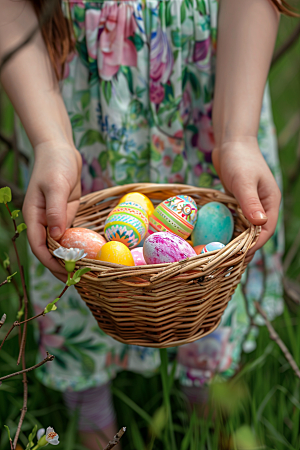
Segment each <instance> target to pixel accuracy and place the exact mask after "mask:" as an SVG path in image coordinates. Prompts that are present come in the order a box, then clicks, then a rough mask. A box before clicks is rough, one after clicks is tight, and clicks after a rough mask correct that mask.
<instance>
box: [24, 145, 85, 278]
mask: <svg viewBox="0 0 300 450" xmlns="http://www.w3.org/2000/svg"><path fill="white" fill-rule="evenodd" d="M81 167H82V162H81V156H80V153H79V152H78V151H77V150H76V149H75V148H73V147H71V146H69V145H67V144H65V143H64V144H58V143H55V142H46V143H42V144H39V145H37V147H36V148H35V164H34V168H33V172H32V176H31V179H30V182H29V186H28V189H27V193H26V196H25V200H24V205H23V215H24V220H25V222H26V225H27V236H28V240H29V244H30V246H31V249H32V252H33V253H34V255H35V256H36V257H37V258H38V259H39V260H40V261H41V263H42V264H44V265H45V266H46V267H47V268H48V269H50V270H51V272H52V273H53V274H54V275H55V276H56V277H57V278H59V279H60V280H62V281H64V282H65V281H66V280H67V275H66V274H67V272H66V270H65V269H64V268H63V267H62V266H60V264H59V263H58V262H57V261H56V260H55V259H54V258H53V257H52V256H51V254H50V252H49V250H48V248H47V245H46V227H47V226H48V227H49V230H50V235H51V237H53V239H55V240H59V239H60V237H61V236H62V235H63V233H64V232H65V230H66V228H68V227H69V226H70V225H71V223H72V221H73V219H74V217H75V214H76V212H77V209H78V206H79V199H80V195H81V184H80V176H81Z"/></svg>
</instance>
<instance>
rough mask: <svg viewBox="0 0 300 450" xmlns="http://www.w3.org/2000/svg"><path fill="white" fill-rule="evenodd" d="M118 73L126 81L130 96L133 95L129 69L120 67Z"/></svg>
mask: <svg viewBox="0 0 300 450" xmlns="http://www.w3.org/2000/svg"><path fill="white" fill-rule="evenodd" d="M120 71H121V72H122V73H123V75H124V76H125V77H126V79H127V83H128V88H129V91H130V93H131V94H133V93H134V92H133V80H132V72H131V69H130V67H127V66H120Z"/></svg>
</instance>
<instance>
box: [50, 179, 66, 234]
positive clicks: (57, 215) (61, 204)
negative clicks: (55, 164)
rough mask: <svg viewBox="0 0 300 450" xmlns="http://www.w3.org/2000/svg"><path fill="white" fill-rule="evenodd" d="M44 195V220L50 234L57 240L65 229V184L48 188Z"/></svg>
mask: <svg viewBox="0 0 300 450" xmlns="http://www.w3.org/2000/svg"><path fill="white" fill-rule="evenodd" d="M45 197H46V220H47V225H48V227H49V231H50V236H51V237H52V238H53V239H55V240H58V239H60V238H61V236H62V235H63V234H64V232H65V230H66V222H67V202H68V193H67V192H66V189H65V186H64V187H61V189H58V186H56V187H55V189H53V187H52V188H51V189H49V190H48V192H47V193H46V195H45Z"/></svg>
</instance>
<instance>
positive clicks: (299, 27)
mask: <svg viewBox="0 0 300 450" xmlns="http://www.w3.org/2000/svg"><path fill="white" fill-rule="evenodd" d="M299 36H300V23H298V25H297V26H296V28H295V29H294V31H293V32H292V33H291V35H290V36H289V37H288V38H287V40H286V41H285V42H284V43H283V44H282V46H281V47H279V48H278V49H277V50H276V51H275V53H274V56H273V59H272V63H271V67H273V66H274V65H275V64H276V63H277V61H278V60H279V59H280V58H281V57H282V55H284V53H286V52H287V51H288V50H289V49H290V48H291V47H292V46H293V45H294V44H295V42H296V41H297V39H298V38H299Z"/></svg>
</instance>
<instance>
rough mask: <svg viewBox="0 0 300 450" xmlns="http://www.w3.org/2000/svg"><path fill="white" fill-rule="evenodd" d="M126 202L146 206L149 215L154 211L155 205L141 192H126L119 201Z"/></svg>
mask: <svg viewBox="0 0 300 450" xmlns="http://www.w3.org/2000/svg"><path fill="white" fill-rule="evenodd" d="M124 202H134V203H138V204H139V205H141V206H142V207H143V208H144V210H145V211H146V213H147V214H148V216H149V217H150V216H151V214H152V213H153V211H154V206H153V203H152V202H151V200H150V198H148V197H146V195H144V194H141V193H140V192H129V193H128V194H125V195H124V196H123V197H122V198H121V200H120V201H119V204H120V203H124Z"/></svg>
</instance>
